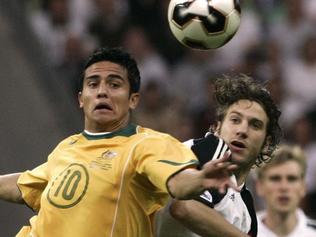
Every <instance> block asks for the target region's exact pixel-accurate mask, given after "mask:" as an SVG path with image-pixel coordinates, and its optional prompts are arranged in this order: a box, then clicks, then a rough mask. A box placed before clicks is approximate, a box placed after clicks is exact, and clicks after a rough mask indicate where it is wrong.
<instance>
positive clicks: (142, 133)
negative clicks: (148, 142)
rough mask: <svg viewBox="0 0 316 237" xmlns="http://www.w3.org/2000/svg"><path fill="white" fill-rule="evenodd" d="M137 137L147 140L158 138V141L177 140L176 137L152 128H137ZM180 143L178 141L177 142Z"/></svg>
mask: <svg viewBox="0 0 316 237" xmlns="http://www.w3.org/2000/svg"><path fill="white" fill-rule="evenodd" d="M136 136H139V137H145V138H150V137H153V138H157V139H170V140H177V139H176V138H175V137H173V136H171V135H170V134H168V133H164V132H160V131H157V130H154V129H151V128H147V127H142V126H137V127H136ZM177 141H178V140H177Z"/></svg>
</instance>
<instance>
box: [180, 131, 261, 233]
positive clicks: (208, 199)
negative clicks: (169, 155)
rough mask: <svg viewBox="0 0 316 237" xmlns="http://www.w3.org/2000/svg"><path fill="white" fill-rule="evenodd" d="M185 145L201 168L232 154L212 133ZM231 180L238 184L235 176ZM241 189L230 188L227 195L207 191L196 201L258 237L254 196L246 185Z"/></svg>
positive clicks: (189, 141)
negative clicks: (228, 153) (227, 153)
mask: <svg viewBox="0 0 316 237" xmlns="http://www.w3.org/2000/svg"><path fill="white" fill-rule="evenodd" d="M184 144H186V145H187V146H188V147H190V148H191V150H192V151H193V152H194V153H195V155H196V156H197V158H198V160H199V162H200V167H202V166H203V165H204V164H205V163H206V162H208V161H210V160H214V159H218V158H220V157H222V156H223V155H224V153H225V152H230V150H229V147H228V146H227V144H225V142H224V141H223V139H221V138H218V137H216V136H214V135H213V134H211V133H207V134H206V135H205V137H204V138H199V139H191V140H188V141H186V142H184ZM231 179H232V181H233V182H235V183H237V182H236V177H235V176H234V175H233V176H232V177H231ZM240 188H241V191H240V192H237V191H235V190H233V189H232V188H229V189H228V190H227V192H226V193H225V194H220V193H219V192H218V191H216V190H207V191H205V192H204V193H203V194H202V195H200V196H199V197H198V198H196V200H197V201H199V202H202V203H203V204H205V205H207V206H209V207H210V208H214V209H215V210H216V211H218V212H219V213H221V214H222V215H223V216H224V217H225V219H226V220H227V221H228V222H229V223H231V224H233V225H234V226H236V227H237V228H238V229H240V230H241V231H242V232H244V233H247V234H248V235H249V236H251V237H255V236H257V218H256V213H255V209H254V205H253V199H252V195H251V193H250V192H249V190H248V189H247V188H246V186H245V184H242V185H241V187H240Z"/></svg>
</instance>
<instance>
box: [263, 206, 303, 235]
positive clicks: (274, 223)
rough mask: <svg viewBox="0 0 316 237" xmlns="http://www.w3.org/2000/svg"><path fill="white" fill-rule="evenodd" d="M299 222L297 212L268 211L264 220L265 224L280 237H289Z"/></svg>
mask: <svg viewBox="0 0 316 237" xmlns="http://www.w3.org/2000/svg"><path fill="white" fill-rule="evenodd" d="M297 222H298V220H297V216H296V213H295V212H287V213H280V212H276V211H273V210H267V214H266V216H265V217H264V218H263V223H264V224H265V225H266V226H267V227H268V228H269V229H270V230H271V231H272V232H274V233H275V234H276V235H278V236H287V235H288V234H289V233H291V232H292V231H293V230H294V228H295V226H296V225H297Z"/></svg>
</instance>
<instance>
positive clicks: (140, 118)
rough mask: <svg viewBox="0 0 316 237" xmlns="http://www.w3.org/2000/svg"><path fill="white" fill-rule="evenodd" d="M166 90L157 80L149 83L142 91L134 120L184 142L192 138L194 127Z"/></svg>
mask: <svg viewBox="0 0 316 237" xmlns="http://www.w3.org/2000/svg"><path fill="white" fill-rule="evenodd" d="M165 89H166V88H165V87H163V84H162V83H161V82H159V81H157V80H155V79H151V80H150V81H148V82H147V84H146V85H145V86H144V88H143V90H142V94H141V96H142V102H141V104H140V105H139V106H138V109H136V110H135V112H134V114H133V118H134V120H135V121H136V122H137V123H139V124H142V125H143V126H148V127H149V128H152V129H155V130H158V131H160V132H167V133H170V134H171V135H173V136H175V137H177V138H178V139H179V140H181V141H184V140H185V139H188V138H190V137H191V136H192V125H191V123H190V122H189V120H188V119H187V117H186V116H185V114H183V113H182V111H180V110H179V109H180V108H179V107H178V106H177V105H176V104H174V103H173V100H172V97H170V96H169V95H168V94H167V91H166V90H165Z"/></svg>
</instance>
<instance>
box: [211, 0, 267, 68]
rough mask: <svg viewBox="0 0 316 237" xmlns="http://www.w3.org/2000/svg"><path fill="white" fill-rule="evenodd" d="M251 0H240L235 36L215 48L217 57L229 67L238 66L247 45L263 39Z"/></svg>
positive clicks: (256, 13)
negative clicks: (237, 27) (239, 14)
mask: <svg viewBox="0 0 316 237" xmlns="http://www.w3.org/2000/svg"><path fill="white" fill-rule="evenodd" d="M255 10H256V9H255V7H254V6H253V1H252V0H244V1H241V14H242V15H241V23H240V26H239V29H238V31H237V33H236V34H235V36H234V37H233V38H232V39H231V40H230V41H229V42H228V43H227V44H226V45H224V46H223V47H221V48H219V49H217V50H216V51H217V53H218V56H217V57H218V58H217V60H220V61H222V62H224V63H225V65H226V66H227V67H229V68H233V69H234V68H236V67H239V66H240V63H241V58H242V57H243V54H244V52H245V51H247V49H248V48H249V47H251V46H252V45H254V44H257V43H258V42H261V41H262V40H264V36H265V34H264V33H265V32H263V30H262V25H261V22H260V18H259V15H258V12H256V11H255Z"/></svg>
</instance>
